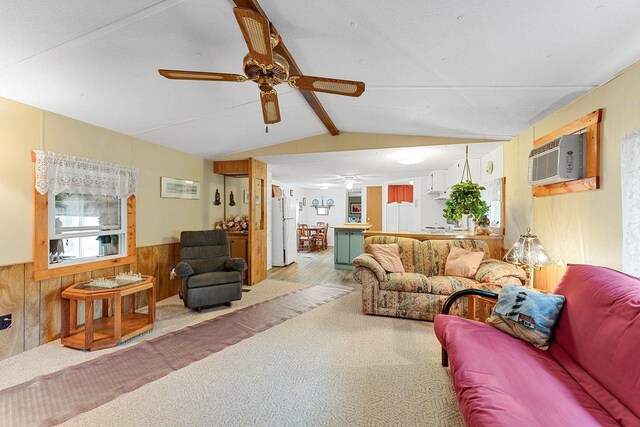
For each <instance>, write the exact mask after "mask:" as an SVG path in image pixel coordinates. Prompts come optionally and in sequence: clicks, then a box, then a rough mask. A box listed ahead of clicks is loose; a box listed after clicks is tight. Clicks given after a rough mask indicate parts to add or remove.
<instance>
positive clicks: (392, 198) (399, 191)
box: [387, 185, 413, 203]
mask: <svg viewBox="0 0 640 427" xmlns="http://www.w3.org/2000/svg"><path fill="white" fill-rule="evenodd" d="M394 202H397V203H400V202H409V203H413V185H390V186H389V187H388V189H387V203H394Z"/></svg>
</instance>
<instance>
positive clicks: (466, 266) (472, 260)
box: [444, 246, 484, 279]
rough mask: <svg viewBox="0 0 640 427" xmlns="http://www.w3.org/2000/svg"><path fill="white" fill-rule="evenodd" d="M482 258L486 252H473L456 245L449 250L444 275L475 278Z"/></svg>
mask: <svg viewBox="0 0 640 427" xmlns="http://www.w3.org/2000/svg"><path fill="white" fill-rule="evenodd" d="M482 258H484V252H472V251H468V250H466V249H461V248H457V247H455V246H454V247H452V248H451V249H450V250H449V255H448V256H447V262H446V263H445V266H444V275H445V276H458V277H468V278H471V279H473V278H474V277H475V275H476V271H477V270H478V266H479V265H480V262H481V261H482Z"/></svg>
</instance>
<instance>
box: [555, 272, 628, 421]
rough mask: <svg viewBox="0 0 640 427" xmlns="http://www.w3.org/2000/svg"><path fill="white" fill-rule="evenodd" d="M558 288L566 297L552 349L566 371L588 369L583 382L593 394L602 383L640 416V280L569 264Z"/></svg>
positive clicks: (558, 291)
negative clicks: (638, 362)
mask: <svg viewBox="0 0 640 427" xmlns="http://www.w3.org/2000/svg"><path fill="white" fill-rule="evenodd" d="M556 293H558V294H560V295H564V296H565V297H566V298H567V301H566V303H565V307H564V309H563V310H562V314H561V315H560V320H559V322H558V326H557V328H556V331H555V337H554V342H553V344H552V345H551V348H550V352H551V354H552V355H554V356H555V357H556V358H557V359H558V360H559V361H560V362H561V363H562V364H563V366H565V369H567V370H570V369H575V370H577V369H576V368H578V367H579V368H581V369H582V370H584V371H585V372H586V374H588V376H589V377H591V378H592V379H593V381H592V382H585V385H584V386H585V388H587V390H588V391H589V392H590V393H592V394H593V395H595V394H596V393H597V392H598V388H599V387H598V385H601V386H602V387H604V388H605V389H607V390H608V391H609V393H611V395H613V396H614V397H615V398H616V399H617V400H619V401H620V402H622V403H623V404H624V406H626V407H627V408H628V409H629V410H631V411H632V412H633V413H634V414H635V416H636V417H637V418H640V399H639V398H638V393H639V391H640V371H639V370H638V369H637V360H638V355H639V354H640V280H639V279H637V278H635V277H631V276H627V275H626V274H623V273H620V272H617V271H614V270H610V269H608V268H604V267H594V266H587V265H570V266H569V267H568V269H567V272H566V273H565V275H564V277H563V278H562V280H561V281H560V284H559V285H558V287H557V288H556ZM574 365H575V366H574ZM631 366H633V367H634V369H631V370H630V369H629V368H630V367H631ZM603 405H605V403H603ZM629 425H631V424H629ZM638 425H640V423H639V424H638Z"/></svg>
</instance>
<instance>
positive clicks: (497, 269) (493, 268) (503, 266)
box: [475, 259, 527, 285]
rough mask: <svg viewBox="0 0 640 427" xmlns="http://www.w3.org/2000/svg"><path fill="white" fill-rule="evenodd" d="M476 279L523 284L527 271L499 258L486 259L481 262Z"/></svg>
mask: <svg viewBox="0 0 640 427" xmlns="http://www.w3.org/2000/svg"><path fill="white" fill-rule="evenodd" d="M475 279H476V281H478V282H480V283H499V284H507V283H514V284H518V285H522V284H524V282H525V280H526V279H527V273H525V271H524V270H523V269H522V268H521V267H518V266H517V265H513V264H510V263H508V262H504V261H500V260H498V259H485V260H482V262H481V263H480V266H479V267H478V271H476V277H475Z"/></svg>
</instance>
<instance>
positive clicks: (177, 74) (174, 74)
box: [158, 70, 247, 82]
mask: <svg viewBox="0 0 640 427" xmlns="http://www.w3.org/2000/svg"><path fill="white" fill-rule="evenodd" d="M158 72H159V73H160V75H162V76H164V77H166V78H168V79H173V80H210V81H218V82H244V81H246V80H247V78H246V77H245V76H242V75H240V74H227V73H206V72H203V71H184V70H158Z"/></svg>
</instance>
